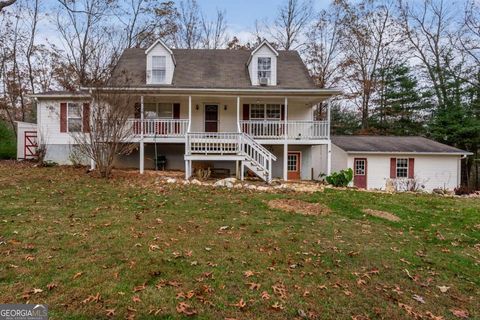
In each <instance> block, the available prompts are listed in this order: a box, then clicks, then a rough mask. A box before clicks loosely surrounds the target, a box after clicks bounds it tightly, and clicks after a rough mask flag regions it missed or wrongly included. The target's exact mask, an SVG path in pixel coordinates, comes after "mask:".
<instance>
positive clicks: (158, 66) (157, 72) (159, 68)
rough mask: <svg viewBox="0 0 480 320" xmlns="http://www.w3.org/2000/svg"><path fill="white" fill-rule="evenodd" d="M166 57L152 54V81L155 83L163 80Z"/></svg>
mask: <svg viewBox="0 0 480 320" xmlns="http://www.w3.org/2000/svg"><path fill="white" fill-rule="evenodd" d="M166 69H167V68H166V57H165V56H152V81H153V82H157V83H162V82H165V76H166Z"/></svg>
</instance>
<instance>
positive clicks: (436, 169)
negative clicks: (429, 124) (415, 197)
mask: <svg viewBox="0 0 480 320" xmlns="http://www.w3.org/2000/svg"><path fill="white" fill-rule="evenodd" d="M332 144H333V146H332V168H333V170H334V171H339V170H341V169H345V168H352V170H353V172H354V181H353V185H355V186H357V187H359V188H364V189H379V190H385V189H389V188H393V189H396V190H399V191H401V190H414V189H415V190H416V189H420V190H425V191H432V190H433V189H437V188H441V189H447V190H453V189H455V188H456V187H458V186H459V185H460V177H461V171H460V170H461V161H462V159H463V158H465V157H466V156H467V155H469V154H470V153H469V152H467V151H464V150H460V149H457V148H454V147H451V146H448V145H445V144H442V143H439V142H436V141H433V140H429V139H426V138H423V137H391V136H333V137H332Z"/></svg>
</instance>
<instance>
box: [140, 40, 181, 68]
mask: <svg viewBox="0 0 480 320" xmlns="http://www.w3.org/2000/svg"><path fill="white" fill-rule="evenodd" d="M157 44H161V45H162V46H163V47H164V48H165V49H166V50H167V51H168V53H170V55H171V56H172V58H173V63H174V64H175V65H176V64H177V62H176V61H175V57H174V55H173V51H172V50H171V49H170V48H169V47H168V46H167V45H166V44H165V43H164V42H163V41H162V40H160V39H158V40H157V41H155V42H154V43H153V44H152V45H151V46H150V47H148V49H147V50H145V54H148V53H149V52H150V51H152V50H153V48H155V47H156V46H157Z"/></svg>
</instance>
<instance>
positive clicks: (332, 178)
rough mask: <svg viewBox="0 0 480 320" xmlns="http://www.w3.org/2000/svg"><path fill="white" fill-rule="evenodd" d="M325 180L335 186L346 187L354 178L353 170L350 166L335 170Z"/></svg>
mask: <svg viewBox="0 0 480 320" xmlns="http://www.w3.org/2000/svg"><path fill="white" fill-rule="evenodd" d="M325 180H326V181H327V182H328V183H329V184H331V185H333V186H335V187H346V186H348V184H349V183H350V182H351V181H352V180H353V170H352V168H348V169H344V170H341V171H340V172H334V173H332V174H331V175H329V176H327V177H326V178H325Z"/></svg>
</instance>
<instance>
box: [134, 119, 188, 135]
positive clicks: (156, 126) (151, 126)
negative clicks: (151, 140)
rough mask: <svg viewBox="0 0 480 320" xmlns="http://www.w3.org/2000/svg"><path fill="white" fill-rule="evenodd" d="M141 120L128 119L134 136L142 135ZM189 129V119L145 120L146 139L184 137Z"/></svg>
mask: <svg viewBox="0 0 480 320" xmlns="http://www.w3.org/2000/svg"><path fill="white" fill-rule="evenodd" d="M141 122H142V120H140V119H128V127H129V128H131V129H130V130H131V131H132V133H133V135H140V134H141V133H142V129H141ZM187 129H188V119H144V120H143V136H144V137H184V136H185V134H186V133H187Z"/></svg>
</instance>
